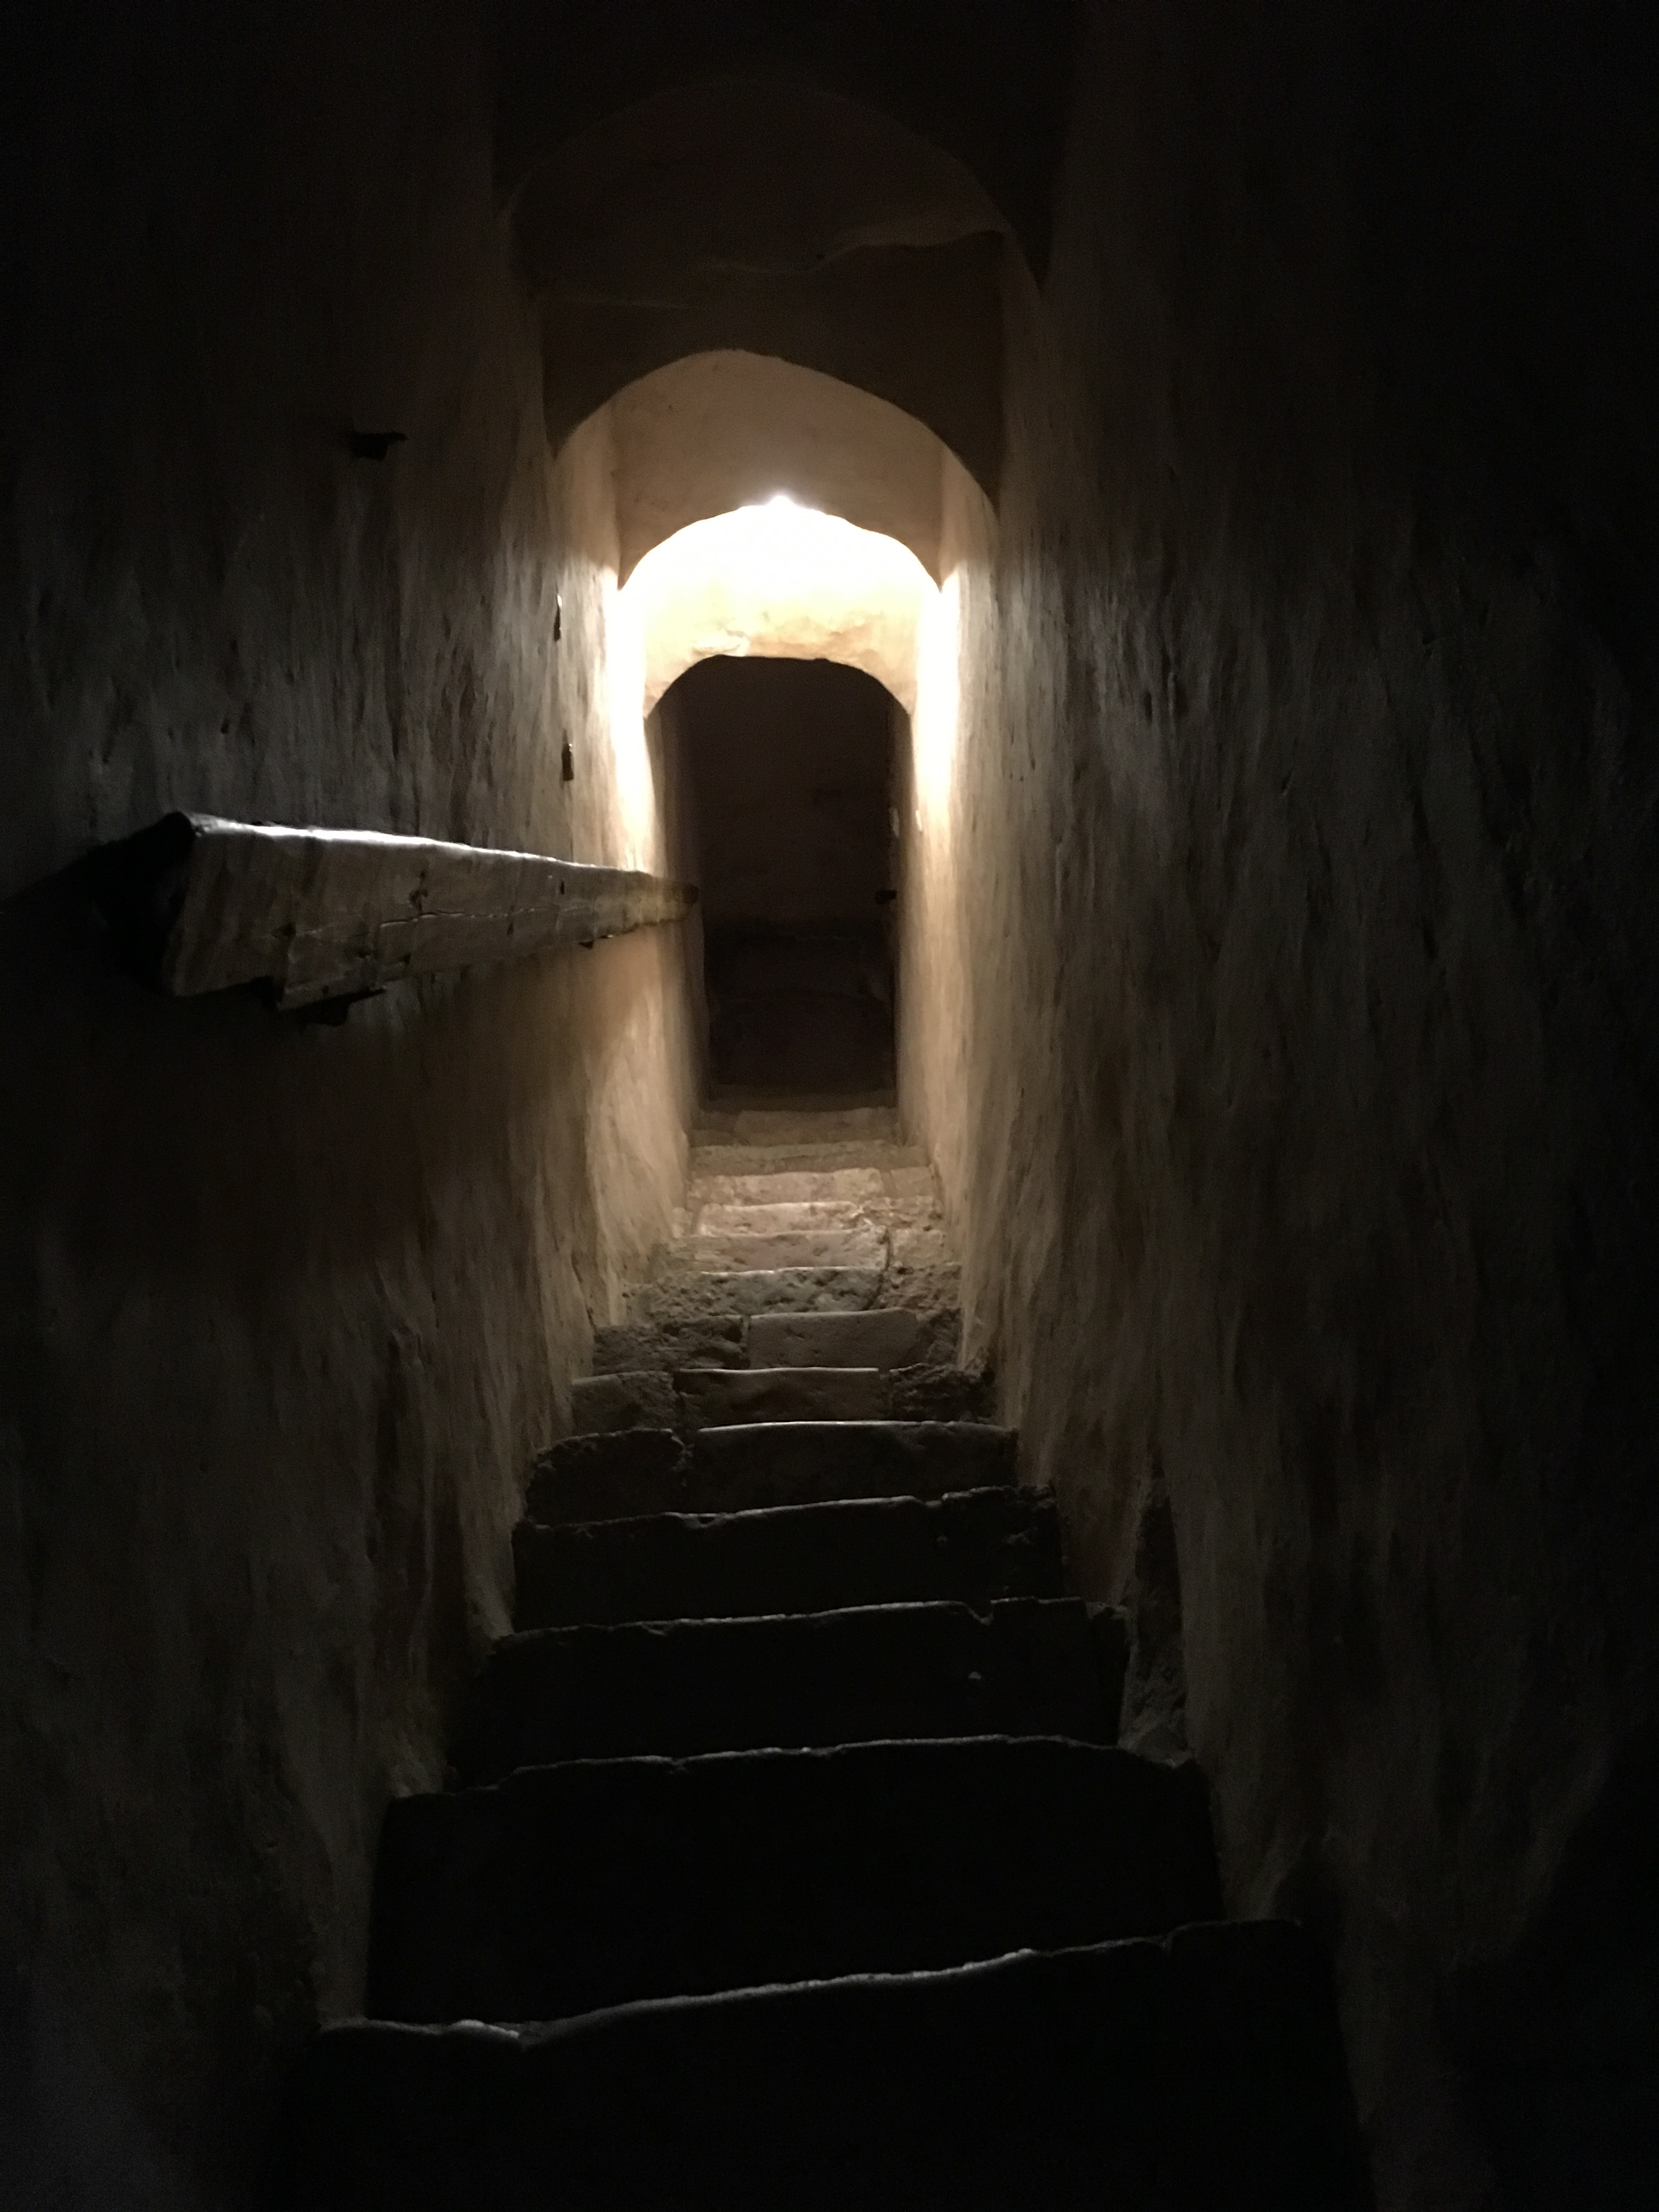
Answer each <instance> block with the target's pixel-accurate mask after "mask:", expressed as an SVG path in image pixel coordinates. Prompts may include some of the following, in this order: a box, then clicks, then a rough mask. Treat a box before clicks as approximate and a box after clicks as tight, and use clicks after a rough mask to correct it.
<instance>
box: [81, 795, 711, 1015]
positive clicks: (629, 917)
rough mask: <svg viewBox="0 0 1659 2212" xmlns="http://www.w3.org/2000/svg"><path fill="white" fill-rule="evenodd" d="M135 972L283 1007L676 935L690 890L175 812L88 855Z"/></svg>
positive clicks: (174, 987)
mask: <svg viewBox="0 0 1659 2212" xmlns="http://www.w3.org/2000/svg"><path fill="white" fill-rule="evenodd" d="M92 869H93V879H94V886H95V888H96V890H97V894H98V898H99V902H100V905H101V906H102V908H103V909H104V912H105V915H106V917H107V919H108V921H109V922H110V925H111V927H112V930H113V931H114V933H115V935H116V938H117V941H118V946H119V949H120V951H121V952H122V955H123V957H125V960H126V962H127V963H128V964H129V965H130V966H131V967H132V968H133V969H136V970H137V973H139V974H140V975H143V976H144V977H145V979H146V980H147V981H149V982H151V983H154V984H155V985H156V986H157V987H159V988H160V989H161V990H163V991H167V992H170V993H171V994H173V995H174V996H175V997H179V998H191V997H194V996H195V995H196V994H197V993H199V992H203V991H223V990H228V989H230V988H231V987H233V986H234V985H237V984H255V985H260V986H263V987H264V988H265V989H266V991H267V992H268V993H269V994H270V997H271V999H272V1000H274V1002H275V1004H276V1005H277V1006H282V1007H285V1008H295V1007H304V1006H318V1005H319V1004H322V1003H325V1002H326V1001H329V1000H336V1001H338V1000H351V999H355V998H362V997H363V996H365V995H367V994H368V993H370V992H374V991H380V990H384V989H385V987H386V985H387V984H388V983H398V982H402V981H404V980H405V978H407V977H409V976H411V975H434V974H435V973H437V972H438V971H439V970H440V969H446V968H470V967H472V966H474V965H475V964H477V963H483V962H489V961H500V960H517V959H522V958H523V957H525V956H526V954H529V953H532V952H544V951H549V950H550V949H551V948H552V947H554V946H556V945H592V943H593V942H594V941H595V939H599V938H601V937H617V936H620V935H622V934H623V933H624V932H625V931H628V930H632V929H641V928H645V927H649V926H650V925H651V924H653V923H654V922H663V921H679V920H680V919H681V918H682V917H683V916H684V915H686V914H688V913H689V912H690V909H691V907H692V905H693V904H694V902H696V896H697V894H696V890H693V889H692V888H691V887H690V886H689V885H687V884H673V883H668V882H665V881H664V880H663V878H660V877H659V876H650V875H643V874H641V873H639V872H637V871H635V870H634V869H629V868H595V867H586V866H581V865H580V864H578V863H577V862H575V861H574V860H548V859H547V858H545V857H544V855H543V854H539V853H497V852H491V851H489V849H487V848H484V847H482V846H477V845H447V844H441V843H439V842H437V841H436V840H435V839H433V838H429V837H389V836H382V835H381V834H380V832H379V831H377V830H373V829H283V828H280V827H277V826H276V825H273V824H269V823H256V822H226V821H222V820H221V819H220V818H219V817H217V816H216V815H211V814H169V815H167V816H165V817H163V819H162V820H161V821H160V822H157V823H154V824H153V825H152V826H151V827H150V828H149V829H143V830H140V831H139V832H138V834H137V836H133V837H128V838H125V839H123V840H122V842H120V843H119V844H115V845H106V846H104V847H102V848H100V850H99V851H97V852H95V853H94V854H93V855H92Z"/></svg>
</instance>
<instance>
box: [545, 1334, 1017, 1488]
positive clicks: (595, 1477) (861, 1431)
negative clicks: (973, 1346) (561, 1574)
mask: <svg viewBox="0 0 1659 2212" xmlns="http://www.w3.org/2000/svg"><path fill="white" fill-rule="evenodd" d="M832 1371H833V1372H834V1373H836V1374H837V1375H842V1374H845V1373H846V1372H847V1370H832ZM624 1379H626V1378H624ZM699 1379H700V1380H701V1379H705V1378H699ZM741 1379H746V1375H745V1376H744V1378H741ZM668 1403H669V1409H670V1413H671V1419H673V1421H674V1422H675V1424H676V1426H675V1428H673V1429H667V1428H645V1427H640V1428H630V1429H623V1430H615V1431H601V1432H598V1433H595V1434H591V1435H582V1436H577V1437H566V1438H564V1439H563V1440H562V1442H561V1443H556V1444H554V1445H552V1446H551V1447H550V1449H548V1450H546V1451H544V1453H542V1455H540V1457H539V1458H538V1460H537V1462H536V1464H535V1468H534V1469H533V1471H532V1476H531V1482H530V1490H529V1495H528V1498H527V1501H526V1512H527V1513H528V1515H529V1517H530V1518H531V1519H532V1521H538V1522H542V1523H544V1525H545V1526H548V1527H566V1526H568V1525H570V1524H571V1523H573V1522H582V1521H616V1520H632V1519H636V1518H638V1517H639V1516H641V1515H645V1514H653V1513H705V1514H706V1513H744V1512H753V1511H756V1510H758V1509H760V1508H761V1507H763V1506H769V1505H814V1504H826V1503H830V1502H833V1501H834V1500H836V1499H837V1498H942V1497H945V1495H947V1494H948V1493H949V1492H952V1491H963V1490H973V1489H976V1488H980V1487H982V1486H985V1485H986V1484H987V1483H1012V1482H1013V1481H1014V1480H1016V1478H1017V1474H1018V1437H1017V1436H1016V1435H1015V1433H1014V1431H1012V1429H998V1428H994V1427H992V1426H991V1425H988V1424H987V1423H985V1422H981V1421H885V1420H879V1421H854V1420H830V1421H805V1420H801V1421H768V1420H755V1421H752V1422H744V1423H738V1424H736V1425H729V1426H720V1427H710V1428H704V1429H702V1430H701V1431H696V1423H695V1421H694V1420H692V1419H689V1418H688V1417H687V1414H686V1411H685V1406H684V1400H683V1399H682V1398H681V1397H680V1396H679V1395H678V1393H676V1394H672V1395H671V1397H670V1399H669V1401H668ZM681 1431H685V1434H684V1435H682V1433H681ZM694 1431H695V1433H694Z"/></svg>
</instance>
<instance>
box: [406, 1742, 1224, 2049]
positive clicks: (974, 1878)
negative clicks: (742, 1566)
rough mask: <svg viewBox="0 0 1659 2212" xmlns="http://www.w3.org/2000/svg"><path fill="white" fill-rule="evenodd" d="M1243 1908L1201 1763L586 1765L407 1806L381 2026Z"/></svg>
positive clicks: (727, 1985)
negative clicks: (1219, 1854)
mask: <svg viewBox="0 0 1659 2212" xmlns="http://www.w3.org/2000/svg"><path fill="white" fill-rule="evenodd" d="M1220 1911H1221V1898H1220V1890H1219V1884H1218V1877H1217V1874H1216V1865H1215V1854H1214V1850H1213V1846H1212V1843H1211V1839H1210V1825H1209V1806H1208V1800H1207V1797H1206V1791H1205V1787H1204V1783H1203V1779H1202V1777H1201V1776H1200V1774H1199V1772H1198V1770H1197V1768H1196V1767H1194V1766H1193V1765H1180V1766H1161V1765H1155V1764H1153V1763H1152V1761H1150V1760H1147V1759H1138V1758H1136V1757H1135V1756H1134V1755H1133V1753H1128V1752H1122V1751H1115V1750H1110V1749H1107V1748H1104V1747H1101V1746H1099V1745H1093V1744H1079V1743H1068V1742H1066V1741H1061V1740H1058V1739H1055V1738H1050V1737H1040V1736H1039V1737H1031V1736H1024V1737H1018V1738H1008V1737H979V1738H974V1739H969V1740H967V1741H938V1742H915V1743H873V1744H854V1745H848V1746H844V1747H841V1748H839V1749H836V1750H830V1751H750V1752H734V1753H718V1754H715V1755H714V1756H711V1757H707V1758H700V1759H684V1760H674V1759H604V1760H599V1759H595V1760H574V1761H571V1762H570V1763H568V1764H567V1765H562V1766H546V1767H527V1768H524V1769H521V1770H520V1771H519V1772H517V1773H515V1774H513V1775H511V1776H510V1777H509V1778H507V1780H506V1781H504V1782H502V1783H501V1784H497V1785H495V1787H493V1788H489V1789H483V1790H465V1791H462V1792H459V1794H457V1795H453V1796H421V1797H406V1798H404V1799H401V1800H399V1801H398V1802H394V1803H393V1804H392V1806H391V1807H390V1808H388V1810H387V1814H386V1826H385V1830H384V1832H383V1834H382V1837H381V1842H380V1863H379V1866H378V1868H377V1870H376V1876H375V1885H374V1936H373V1940H372V1943H371V1948H370V1964H369V1990H368V2009H369V2011H370V2012H371V2013H373V2014H374V2015H376V2016H377V2017H380V2018H382V2019H387V2020H405V2021H447V2020H493V2021H524V2020H550V2019H554V2018H557V2017H560V2016H562V2015H568V2014H573V2013H579V2012H589V2011H592V2010H595V2009H597V2008H599V2007H600V2006H602V2005H612V2004H623V2003H628V2002H631V2001H633V2000H634V1999H636V1998H641V1997H656V1996H685V1995H691V1994H694V1993H696V1992H698V1991H703V1992H708V1991H712V1990H721V1989H743V1988H752V1987H756V1986H757V1985H759V1984H763V1983H771V1982H783V1981H807V1980H812V1979H815V1978H825V1977H829V1976H831V1975H838V1974H853V1973H905V1972H913V1971H916V1970H919V1969H925V1968H939V1967H944V1966H957V1965H961V1964H963V1963H964V1962H965V1961H967V1960H974V1959H994V1958H1000V1957H1001V1956H1003V1955H1004V1954H1006V1953H1007V1952H1011V1951H1016V1950H1021V1949H1036V1950H1054V1949H1058V1948H1061V1947H1062V1946H1066V1945H1071V1944H1079V1943H1099V1942H1107V1941H1109V1940H1111V1939H1114V1938H1117V1937H1122V1936H1152V1935H1162V1934H1164V1933H1165V1932H1167V1930H1169V1929H1171V1928H1174V1927H1176V1926H1178V1925H1180V1924H1181V1923H1184V1922H1187V1921H1194V1920H1208V1919H1212V1918H1216V1917H1218V1916H1219V1913H1220Z"/></svg>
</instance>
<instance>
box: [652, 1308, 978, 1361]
mask: <svg viewBox="0 0 1659 2212" xmlns="http://www.w3.org/2000/svg"><path fill="white" fill-rule="evenodd" d="M961 1334H962V1316H960V1314H957V1313H955V1312H946V1313H920V1312H917V1311H915V1310H911V1309H907V1308H905V1307H902V1306H887V1307H878V1308H877V1309H876V1310H873V1311H872V1312H867V1313H805V1314H757V1316H755V1318H754V1319H753V1320H752V1321H751V1322H750V1323H749V1326H748V1328H747V1329H746V1331H745V1332H744V1348H745V1352H746V1356H747V1358H748V1359H749V1362H750V1365H752V1366H755V1367H923V1366H946V1365H949V1364H951V1362H952V1361H953V1360H954V1359H955V1358H956V1355H957V1342H958V1340H959V1339H960V1337H961ZM684 1364H685V1365H687V1366H693V1365H697V1366H713V1365H714V1364H715V1363H714V1361H712V1360H699V1361H691V1360H688V1361H685V1362H684Z"/></svg>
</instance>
